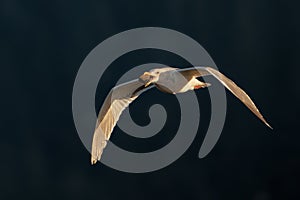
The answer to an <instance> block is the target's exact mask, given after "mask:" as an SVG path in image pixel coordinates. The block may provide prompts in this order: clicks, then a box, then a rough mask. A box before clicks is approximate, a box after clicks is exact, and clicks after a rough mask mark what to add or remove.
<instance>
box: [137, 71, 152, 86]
mask: <svg viewBox="0 0 300 200" xmlns="http://www.w3.org/2000/svg"><path fill="white" fill-rule="evenodd" d="M152 79H153V76H152V75H151V73H150V72H145V73H144V74H143V75H141V76H140V77H139V80H140V81H141V82H142V83H144V84H145V87H147V86H148V85H150V84H151V83H152V82H151V81H152Z"/></svg>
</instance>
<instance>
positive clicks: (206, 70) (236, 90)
mask: <svg viewBox="0 0 300 200" xmlns="http://www.w3.org/2000/svg"><path fill="white" fill-rule="evenodd" d="M177 71H178V72H180V73H181V74H182V75H183V76H186V77H190V76H193V77H200V76H206V75H212V76H214V77H215V78H216V79H218V80H219V81H220V82H221V83H222V84H223V85H224V86H225V87H226V88H227V89H228V90H229V91H230V92H231V93H232V94H233V95H234V96H236V97H237V98H238V99H239V100H241V101H242V102H243V103H244V104H245V105H246V106H247V107H248V108H249V109H250V110H251V111H252V112H253V113H254V114H255V115H256V116H257V117H258V118H259V119H260V120H261V121H263V122H264V123H265V124H266V125H267V126H268V127H270V128H272V127H271V126H270V125H269V124H268V122H267V121H266V120H265V119H264V117H263V116H262V114H261V113H260V112H259V110H258V109H257V107H256V106H255V104H254V102H253V101H252V100H251V98H250V97H249V96H248V95H247V94H246V92H245V91H244V90H242V89H241V88H240V87H239V86H237V85H236V84H235V83H234V82H233V81H232V80H230V79H229V78H227V77H226V76H225V75H224V74H222V73H221V72H219V71H217V70H215V69H213V68H211V67H193V68H186V69H180V70H177Z"/></svg>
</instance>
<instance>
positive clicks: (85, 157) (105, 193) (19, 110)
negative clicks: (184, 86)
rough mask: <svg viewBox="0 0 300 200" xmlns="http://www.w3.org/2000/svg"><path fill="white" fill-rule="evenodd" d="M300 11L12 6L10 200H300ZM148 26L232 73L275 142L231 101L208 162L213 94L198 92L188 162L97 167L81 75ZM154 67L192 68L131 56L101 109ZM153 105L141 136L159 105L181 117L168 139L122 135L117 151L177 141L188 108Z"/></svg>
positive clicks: (207, 4) (5, 162)
mask: <svg viewBox="0 0 300 200" xmlns="http://www.w3.org/2000/svg"><path fill="white" fill-rule="evenodd" d="M299 5H300V4H299V2H298V1H282V0H276V1H271V0H265V1H260V0H253V1H237V0H236V1H221V0H199V1H182V0H181V1H179V0H172V1H171V0H161V1H147V2H146V1H143V2H142V1H111V0H110V1H108V0H102V1H90V0H88V1H68V0H67V1H49V2H46V1H18V0H1V1H0V24H1V31H0V36H1V45H0V47H1V48H0V53H1V54H0V58H1V73H0V74H1V82H2V83H1V89H2V96H1V107H2V108H1V113H2V115H1V140H0V152H1V153H0V155H1V160H2V161H1V164H0V169H1V170H0V198H1V199H17V198H45V199H69V198H72V199H84V198H94V199H97V198H99V199H183V198H186V199H218V200H219V199H231V200H232V199H239V200H240V199H251V200H271V199H272V200H273V199H300V196H299V179H300V172H299V168H300V143H299V142H300V141H299V140H300V133H299V129H298V125H297V123H299V114H300V109H299V100H300V94H299V88H298V86H299V83H298V78H299V74H300V68H299V52H300V42H299V41H300V40H299V34H300V23H299V19H300V18H299V17H300V16H299ZM144 26H157V27H165V28H170V29H174V30H177V31H180V32H182V33H184V34H186V35H188V36H190V37H192V38H193V39H195V40H196V41H198V42H199V43H200V44H201V45H202V46H203V47H204V48H205V49H206V50H207V51H208V53H209V54H210V55H211V57H212V58H213V59H214V61H215V63H216V64H217V66H218V67H219V69H220V71H222V72H223V73H224V74H226V75H228V76H229V77H230V78H232V79H233V80H235V81H236V82H237V83H238V84H239V85H240V86H242V88H244V89H245V90H246V91H247V92H248V93H249V95H250V96H251V97H252V98H253V100H254V101H255V102H256V104H257V105H258V107H259V108H260V110H261V112H262V114H263V115H264V116H265V117H266V119H267V120H268V121H269V122H270V124H271V125H272V126H273V128H274V130H270V129H268V128H267V127H266V126H265V125H264V124H263V123H261V122H260V121H259V120H258V119H257V118H256V117H255V116H254V115H253V114H252V113H251V112H250V111H249V110H247V108H246V107H244V106H243V105H242V103H240V102H239V101H238V100H237V99H236V98H235V97H234V96H233V95H231V94H229V93H227V104H228V108H227V118H226V122H225V126H224V129H223V132H222V135H221V137H220V139H219V141H218V143H217V144H216V146H215V148H214V149H213V150H212V152H211V153H210V154H209V155H208V156H207V157H205V158H204V159H198V157H197V156H198V151H199V148H200V146H201V143H202V141H203V138H204V135H205V133H206V132H205V131H206V129H207V125H208V121H205V120H208V119H209V116H210V109H209V106H210V100H209V95H208V93H207V90H203V91H199V92H197V95H198V97H199V99H201V100H200V101H199V105H200V107H201V122H200V127H201V128H200V129H199V132H198V134H197V137H196V139H195V141H194V142H193V144H192V146H191V147H190V148H189V149H188V150H187V151H186V152H185V154H184V155H183V156H182V157H180V158H179V159H178V160H177V161H176V162H174V163H173V164H171V165H170V166H168V167H166V168H163V169H161V170H159V171H155V172H150V173H145V174H129V173H124V172H119V171H116V170H113V169H110V168H108V167H106V166H104V165H103V164H97V165H96V166H91V165H90V154H89V152H88V151H87V150H86V149H85V148H84V146H83V144H82V143H81V141H80V139H79V137H78V134H77V132H76V129H75V126H74V123H73V117H72V106H71V105H72V89H73V83H74V80H75V77H76V73H77V71H78V69H79V67H80V65H81V63H82V61H83V60H84V58H85V57H86V56H87V55H88V53H89V52H90V51H91V50H92V49H93V48H94V47H95V46H96V45H98V44H99V43H100V42H102V41H103V40H105V39H106V38H108V37H110V36H112V35H114V34H117V33H119V32H121V31H125V30H128V29H132V28H137V27H144ZM147 62H161V63H163V64H167V65H173V66H178V67H187V66H188V63H187V62H186V61H185V60H183V59H182V58H178V56H176V55H173V54H171V53H168V52H162V51H159V50H141V51H136V52H131V53H129V54H126V55H123V56H121V57H120V58H119V59H117V60H116V61H115V62H114V63H112V65H111V66H110V68H109V70H107V71H106V75H108V76H106V77H103V78H102V79H101V81H100V83H99V87H101V89H102V90H103V91H104V92H103V93H102V92H101V94H98V93H97V95H96V98H95V99H96V108H95V109H96V110H97V111H98V110H99V108H100V106H101V103H102V102H103V100H104V99H103V98H104V97H105V96H106V94H107V93H108V91H109V90H110V88H111V87H112V86H113V85H114V83H116V81H117V80H118V78H119V77H120V76H121V74H118V73H115V70H116V69H120V68H122V67H124V68H122V69H130V68H132V67H134V66H136V65H139V64H143V63H147ZM125 71H126V70H125ZM102 90H101V91H102ZM147 95H148V97H153V95H157V98H152V99H154V101H152V100H151V98H149V100H147V101H145V102H144V101H143V100H140V99H138V100H137V101H136V102H134V103H133V104H132V105H131V107H130V111H131V112H132V113H133V118H134V120H136V122H137V123H138V124H140V125H143V124H147V123H148V122H149V119H148V118H147V112H148V109H147V108H148V107H149V106H150V105H151V103H153V102H156V101H157V100H158V99H162V104H166V109H167V110H170V109H173V112H174V113H175V114H173V115H172V116H173V118H172V117H170V118H169V119H168V122H167V124H166V127H167V128H166V127H165V128H164V129H163V130H162V131H161V133H159V134H158V135H156V136H154V137H153V138H149V139H146V140H138V139H133V138H132V137H129V136H127V135H126V134H125V133H121V131H120V130H119V129H118V128H116V130H115V132H114V135H113V136H112V140H113V141H114V142H115V143H116V144H118V145H120V146H122V147H123V148H126V149H128V150H131V151H136V152H147V151H149V150H154V149H158V148H160V147H162V146H164V145H165V144H167V143H168V142H169V141H170V140H171V139H172V138H173V137H174V134H175V133H176V126H174V125H172V124H176V122H177V121H176V119H177V118H178V117H176V116H179V114H178V112H177V111H178V108H177V107H176V105H177V102H176V101H175V100H174V99H173V97H171V96H167V95H165V94H161V93H159V92H157V91H151V93H150V92H149V94H147ZM147 95H145V96H147ZM144 99H145V98H144ZM168 106H169V107H168ZM176 109H177V111H176ZM135 111H136V112H135ZM145 116H146V117H145ZM205 116H207V117H205ZM173 120H175V121H173ZM168 126H169V128H168ZM171 127H173V128H171ZM127 144H128V145H127Z"/></svg>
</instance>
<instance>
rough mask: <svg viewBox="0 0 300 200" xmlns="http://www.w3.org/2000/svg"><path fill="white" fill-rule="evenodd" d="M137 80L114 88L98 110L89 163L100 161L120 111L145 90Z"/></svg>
mask: <svg viewBox="0 0 300 200" xmlns="http://www.w3.org/2000/svg"><path fill="white" fill-rule="evenodd" d="M150 87H152V86H148V87H144V84H143V83H142V82H140V81H139V80H138V79H135V80H133V81H130V82H126V83H124V84H121V85H118V86H116V87H114V88H113V89H112V90H111V91H110V92H109V94H108V96H107V97H106V99H105V101H104V103H103V106H102V107H101V109H100V112H99V115H98V119H97V123H96V128H95V132H94V136H93V142H92V153H91V163H92V164H95V163H96V162H97V161H98V160H100V158H101V155H102V152H103V149H104V148H105V147H106V145H107V141H108V140H109V138H110V135H111V133H112V131H113V128H114V127H115V125H116V123H117V121H118V120H119V118H120V115H121V113H122V111H123V110H124V109H125V108H126V107H128V106H129V104H130V103H131V102H133V101H134V100H135V99H136V98H137V97H138V96H139V94H141V93H142V92H144V91H145V90H146V88H147V89H148V88H150Z"/></svg>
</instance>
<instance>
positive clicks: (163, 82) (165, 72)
mask: <svg viewBox="0 0 300 200" xmlns="http://www.w3.org/2000/svg"><path fill="white" fill-rule="evenodd" d="M207 75H212V76H213V77H215V78H216V79H217V80H219V81H220V82H221V83H222V84H223V85H224V86H225V87H226V88H227V89H228V90H229V91H230V92H231V93H232V94H233V95H234V96H236V97H237V98H238V99H239V100H240V101H242V103H244V104H245V106H246V107H248V108H249V109H250V110H251V111H252V112H253V113H254V114H255V115H256V116H257V117H258V118H259V119H260V120H261V121H262V122H263V123H264V124H266V125H267V126H268V127H270V128H271V129H272V127H271V126H270V125H269V124H268V122H267V121H266V120H265V119H264V117H263V116H262V114H261V113H260V112H259V110H258V109H257V107H256V106H255V104H254V103H253V101H252V100H251V98H250V97H249V96H248V95H247V94H246V92H245V91H244V90H242V89H241V88H240V87H239V86H237V85H236V84H235V83H234V82H233V81H232V80H230V79H229V78H227V77H226V76H225V75H224V74H222V73H221V72H219V71H217V70H215V69H213V68H211V67H192V68H184V69H178V68H173V67H164V68H157V69H152V70H150V71H149V72H145V73H144V74H142V75H141V76H140V77H139V78H137V79H135V80H132V81H129V82H126V83H123V84H120V85H117V86H115V87H114V88H112V89H111V91H110V92H109V94H108V95H107V97H106V99H105V101H104V103H103V105H102V107H101V109H100V112H99V115H98V119H97V123H96V127H95V132H94V135H93V141H92V152H91V164H92V165H93V164H95V163H96V162H97V161H99V160H100V159H101V155H102V153H103V149H104V148H105V147H106V145H107V142H108V140H109V138H110V136H111V133H112V131H113V129H114V127H115V125H116V123H117V121H118V120H119V117H120V115H121V113H122V111H123V110H124V109H125V108H126V107H128V106H129V104H130V103H131V102H133V101H134V100H135V99H136V98H137V97H138V96H139V95H140V94H141V93H143V92H145V91H146V90H148V89H150V88H152V87H156V88H157V89H158V90H160V91H162V92H165V93H170V94H176V93H183V92H187V91H189V90H196V89H201V88H206V87H208V86H210V85H211V84H210V83H205V82H201V81H199V80H198V79H197V78H198V77H202V76H207Z"/></svg>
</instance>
